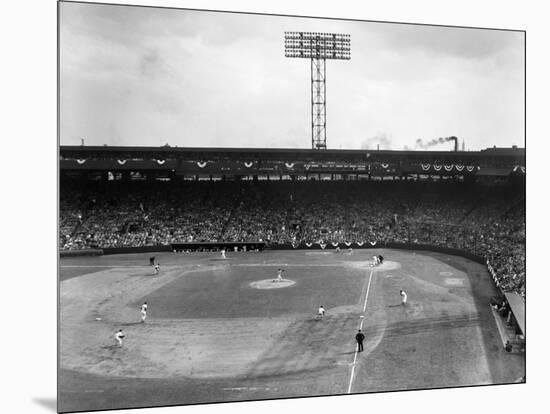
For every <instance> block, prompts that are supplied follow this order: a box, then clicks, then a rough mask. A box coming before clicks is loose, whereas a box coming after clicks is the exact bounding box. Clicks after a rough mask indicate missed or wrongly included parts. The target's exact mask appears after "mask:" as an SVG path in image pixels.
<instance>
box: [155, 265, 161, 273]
mask: <svg viewBox="0 0 550 414" xmlns="http://www.w3.org/2000/svg"><path fill="white" fill-rule="evenodd" d="M159 272H160V263H157V264H156V265H155V275H158V274H159Z"/></svg>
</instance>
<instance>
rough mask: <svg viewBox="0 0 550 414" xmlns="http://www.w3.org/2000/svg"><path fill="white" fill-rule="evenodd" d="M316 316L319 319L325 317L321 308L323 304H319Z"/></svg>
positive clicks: (323, 309)
mask: <svg viewBox="0 0 550 414" xmlns="http://www.w3.org/2000/svg"><path fill="white" fill-rule="evenodd" d="M317 317H318V318H319V319H323V318H324V317H325V308H323V305H321V306H319V310H318V311H317Z"/></svg>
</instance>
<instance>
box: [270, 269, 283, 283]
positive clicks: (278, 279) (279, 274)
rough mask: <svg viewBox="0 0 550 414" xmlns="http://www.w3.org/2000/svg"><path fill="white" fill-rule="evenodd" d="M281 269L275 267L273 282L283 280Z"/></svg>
mask: <svg viewBox="0 0 550 414" xmlns="http://www.w3.org/2000/svg"><path fill="white" fill-rule="evenodd" d="M283 272H284V270H283V269H277V279H273V282H282V281H283Z"/></svg>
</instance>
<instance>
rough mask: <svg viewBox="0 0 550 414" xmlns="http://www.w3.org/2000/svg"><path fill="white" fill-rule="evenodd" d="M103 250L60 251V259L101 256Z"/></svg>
mask: <svg viewBox="0 0 550 414" xmlns="http://www.w3.org/2000/svg"><path fill="white" fill-rule="evenodd" d="M101 255H103V250H102V249H82V250H60V251H59V257H78V256H101Z"/></svg>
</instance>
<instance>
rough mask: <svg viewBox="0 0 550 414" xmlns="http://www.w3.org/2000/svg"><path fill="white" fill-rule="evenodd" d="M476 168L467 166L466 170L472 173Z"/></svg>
mask: <svg viewBox="0 0 550 414" xmlns="http://www.w3.org/2000/svg"><path fill="white" fill-rule="evenodd" d="M474 168H475V167H474V166H473V165H467V166H466V169H467V170H468V171H469V172H472V171H473V170H474Z"/></svg>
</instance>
